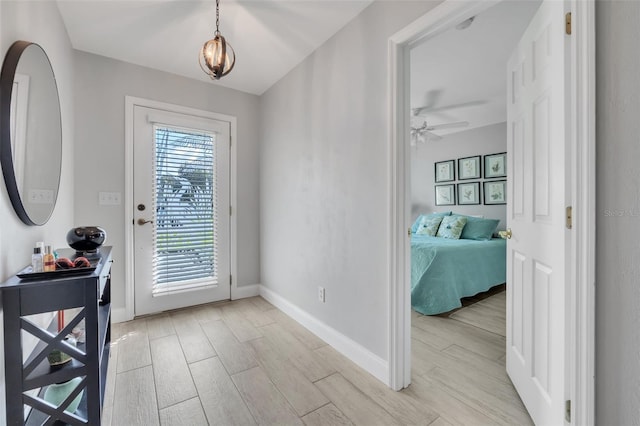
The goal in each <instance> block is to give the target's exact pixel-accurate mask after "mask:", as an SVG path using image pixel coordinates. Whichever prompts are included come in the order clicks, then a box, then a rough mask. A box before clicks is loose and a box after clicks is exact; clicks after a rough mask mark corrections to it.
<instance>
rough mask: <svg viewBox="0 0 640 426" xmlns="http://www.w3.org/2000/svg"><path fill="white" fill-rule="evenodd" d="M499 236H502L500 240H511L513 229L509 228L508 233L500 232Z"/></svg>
mask: <svg viewBox="0 0 640 426" xmlns="http://www.w3.org/2000/svg"><path fill="white" fill-rule="evenodd" d="M498 235H500V238H504V239H505V240H510V239H511V235H512V234H511V228H507V230H506V231H500V232H498Z"/></svg>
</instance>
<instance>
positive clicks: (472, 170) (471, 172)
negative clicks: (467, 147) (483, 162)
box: [458, 155, 482, 180]
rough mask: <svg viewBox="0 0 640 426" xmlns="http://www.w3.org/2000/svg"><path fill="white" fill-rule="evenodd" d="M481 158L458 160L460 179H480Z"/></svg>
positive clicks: (477, 156)
mask: <svg viewBox="0 0 640 426" xmlns="http://www.w3.org/2000/svg"><path fill="white" fill-rule="evenodd" d="M480 168H481V166H480V156H479V155H476V156H475V157H466V158H458V179H460V180H465V179H480V177H482V171H481V170H480Z"/></svg>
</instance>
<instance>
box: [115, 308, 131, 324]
mask: <svg viewBox="0 0 640 426" xmlns="http://www.w3.org/2000/svg"><path fill="white" fill-rule="evenodd" d="M132 319H133V318H127V308H116V309H111V322H112V323H116V322H125V321H130V320H132Z"/></svg>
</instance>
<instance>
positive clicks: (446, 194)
mask: <svg viewBox="0 0 640 426" xmlns="http://www.w3.org/2000/svg"><path fill="white" fill-rule="evenodd" d="M455 204H456V191H455V185H454V184H450V185H436V206H454V205H455Z"/></svg>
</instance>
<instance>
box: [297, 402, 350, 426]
mask: <svg viewBox="0 0 640 426" xmlns="http://www.w3.org/2000/svg"><path fill="white" fill-rule="evenodd" d="M302 421H303V422H304V424H306V425H307V426H352V425H353V423H351V420H349V419H348V418H347V416H345V415H344V414H342V411H340V410H338V408H337V407H336V406H335V405H333V404H331V403H329V404H327V405H325V406H324V407H320V408H318V409H317V410H315V411H312V412H311V413H309V414H307V415H306V416H304V417H303V418H302Z"/></svg>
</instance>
